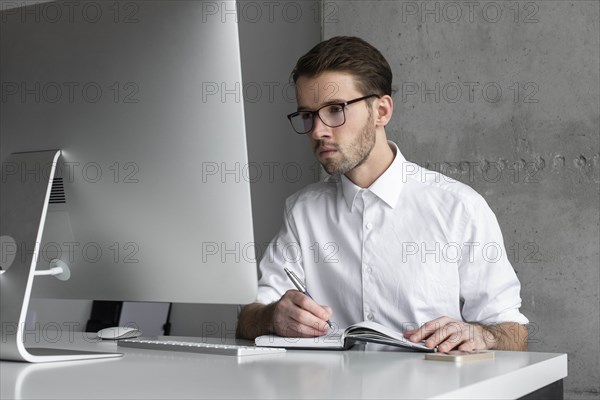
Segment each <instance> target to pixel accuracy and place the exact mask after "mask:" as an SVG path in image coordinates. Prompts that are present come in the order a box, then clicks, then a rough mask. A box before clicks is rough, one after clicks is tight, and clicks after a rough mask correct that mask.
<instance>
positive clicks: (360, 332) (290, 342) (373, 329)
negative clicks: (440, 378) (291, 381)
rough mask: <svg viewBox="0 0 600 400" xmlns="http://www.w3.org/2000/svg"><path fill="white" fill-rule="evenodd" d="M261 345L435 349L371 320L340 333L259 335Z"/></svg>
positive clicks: (298, 347)
mask: <svg viewBox="0 0 600 400" xmlns="http://www.w3.org/2000/svg"><path fill="white" fill-rule="evenodd" d="M254 342H255V343H256V345H257V346H262V347H285V348H296V349H335V350H343V349H347V348H350V347H351V346H352V345H353V344H354V342H371V343H379V344H386V345H389V346H398V347H404V348H407V349H412V350H417V351H423V352H429V353H433V352H435V351H436V349H430V348H428V347H425V345H424V344H423V342H420V343H413V342H411V341H409V340H408V339H406V338H405V337H404V336H403V335H402V333H400V332H396V331H394V330H392V329H389V328H386V327H385V326H383V325H381V324H378V323H376V322H372V321H363V322H359V323H358V324H354V325H351V326H349V327H348V328H346V329H345V330H344V331H343V332H342V333H341V334H340V333H331V334H328V335H325V336H319V337H314V338H291V337H281V336H276V335H263V336H259V337H257V338H256V339H255V341H254Z"/></svg>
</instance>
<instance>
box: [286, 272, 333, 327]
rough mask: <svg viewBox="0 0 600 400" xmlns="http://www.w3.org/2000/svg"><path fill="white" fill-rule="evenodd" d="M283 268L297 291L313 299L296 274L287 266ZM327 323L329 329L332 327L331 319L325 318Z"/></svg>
mask: <svg viewBox="0 0 600 400" xmlns="http://www.w3.org/2000/svg"><path fill="white" fill-rule="evenodd" d="M283 270H284V271H285V273H286V274H287V276H288V278H290V280H291V281H292V283H293V284H294V286H296V289H298V291H299V292H302V293H304V294H305V295H307V296H308V297H310V298H311V299H313V300H314V298H313V297H312V296H311V295H310V293H308V290H306V287H305V286H304V285H303V284H302V282H301V281H300V279H299V278H298V277H297V276H296V274H295V273H293V272H292V271H290V270H289V269H287V268H283ZM327 324H328V325H329V327H330V328H331V329H333V325H331V321H329V320H327Z"/></svg>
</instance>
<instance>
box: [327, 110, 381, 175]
mask: <svg viewBox="0 0 600 400" xmlns="http://www.w3.org/2000/svg"><path fill="white" fill-rule="evenodd" d="M335 147H336V149H337V151H338V153H339V154H340V155H341V156H342V158H341V159H340V160H334V159H327V160H325V161H321V165H322V166H323V168H324V169H325V171H327V173H328V174H329V175H342V174H345V173H347V172H349V171H351V170H353V169H354V168H356V167H358V166H360V165H362V164H363V163H364V162H365V161H366V160H367V158H369V155H370V154H371V151H372V150H373V147H375V127H374V126H373V115H372V114H370V115H369V119H368V120H367V122H366V123H365V125H364V126H363V128H362V132H361V134H360V135H359V137H358V138H357V140H356V141H354V142H353V143H351V144H350V145H349V146H348V147H347V148H345V149H341V148H340V147H339V146H338V145H336V146H335Z"/></svg>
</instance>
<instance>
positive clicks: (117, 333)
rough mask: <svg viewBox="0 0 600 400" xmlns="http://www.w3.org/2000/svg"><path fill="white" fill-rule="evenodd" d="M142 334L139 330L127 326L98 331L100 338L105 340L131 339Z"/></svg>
mask: <svg viewBox="0 0 600 400" xmlns="http://www.w3.org/2000/svg"><path fill="white" fill-rule="evenodd" d="M141 334H142V332H141V331H140V330H139V329H136V328H131V327H127V326H115V327H110V328H104V329H101V330H99V331H98V337H99V338H100V339H105V340H119V339H130V338H134V337H138V336H140V335H141Z"/></svg>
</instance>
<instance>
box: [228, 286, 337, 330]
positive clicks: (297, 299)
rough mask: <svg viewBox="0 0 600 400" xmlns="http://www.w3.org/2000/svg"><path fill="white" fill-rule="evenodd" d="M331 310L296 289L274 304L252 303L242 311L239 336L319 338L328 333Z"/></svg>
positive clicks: (239, 321) (238, 328) (239, 320)
mask: <svg viewBox="0 0 600 400" xmlns="http://www.w3.org/2000/svg"><path fill="white" fill-rule="evenodd" d="M331 314H332V311H331V308H329V307H326V306H321V305H319V304H317V303H316V302H315V301H314V300H313V299H311V298H310V297H308V296H307V295H305V294H304V293H301V292H299V291H297V290H288V291H287V292H285V294H284V295H283V296H281V298H280V299H279V300H278V301H276V302H275V303H271V304H269V305H265V304H260V303H252V304H248V305H247V306H245V307H244V308H242V310H241V311H240V315H239V317H238V326H237V331H236V337H238V338H241V339H250V340H254V339H255V338H256V337H257V336H260V335H268V334H272V333H274V334H276V335H279V336H287V337H316V336H323V335H325V334H327V333H329V324H327V320H329V319H330V318H331Z"/></svg>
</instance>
